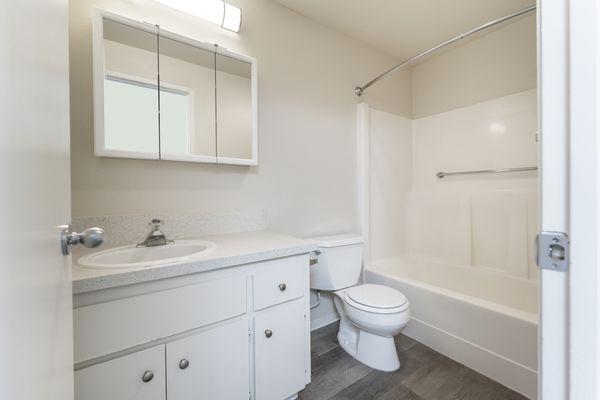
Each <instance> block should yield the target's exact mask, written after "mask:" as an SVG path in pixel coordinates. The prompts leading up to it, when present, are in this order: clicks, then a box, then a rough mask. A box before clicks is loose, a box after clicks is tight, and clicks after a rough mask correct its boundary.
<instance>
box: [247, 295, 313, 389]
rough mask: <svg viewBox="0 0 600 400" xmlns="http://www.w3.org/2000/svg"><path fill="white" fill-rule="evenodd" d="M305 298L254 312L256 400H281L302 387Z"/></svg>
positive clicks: (304, 371) (303, 373) (304, 346)
mask: <svg viewBox="0 0 600 400" xmlns="http://www.w3.org/2000/svg"><path fill="white" fill-rule="evenodd" d="M304 307H305V305H304V298H301V299H297V300H294V301H290V302H287V303H283V304H281V305H278V306H275V307H271V308H268V309H266V310H263V311H261V312H259V313H258V314H256V319H255V335H256V338H255V345H256V351H255V354H256V356H255V357H256V400H284V399H287V398H288V397H290V396H292V395H294V394H296V393H297V392H299V391H300V390H302V389H304V386H305V381H306V380H305V373H306V370H305V362H306V359H305V354H306V343H305V340H306V331H305V322H304V318H305V316H304Z"/></svg>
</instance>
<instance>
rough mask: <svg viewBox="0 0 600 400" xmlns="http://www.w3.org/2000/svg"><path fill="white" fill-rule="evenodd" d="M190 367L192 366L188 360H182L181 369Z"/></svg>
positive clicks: (180, 362)
mask: <svg viewBox="0 0 600 400" xmlns="http://www.w3.org/2000/svg"><path fill="white" fill-rule="evenodd" d="M189 366H190V362H189V361H188V360H186V359H185V358H182V359H181V361H179V369H186V368H187V367H189Z"/></svg>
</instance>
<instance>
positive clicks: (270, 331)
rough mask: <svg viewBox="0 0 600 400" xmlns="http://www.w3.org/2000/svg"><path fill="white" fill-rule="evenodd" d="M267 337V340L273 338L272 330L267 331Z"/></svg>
mask: <svg viewBox="0 0 600 400" xmlns="http://www.w3.org/2000/svg"><path fill="white" fill-rule="evenodd" d="M265 336H266V337H267V338H270V337H271V336H273V331H272V330H270V329H267V330H266V331H265Z"/></svg>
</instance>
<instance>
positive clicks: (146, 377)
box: [142, 370, 154, 383]
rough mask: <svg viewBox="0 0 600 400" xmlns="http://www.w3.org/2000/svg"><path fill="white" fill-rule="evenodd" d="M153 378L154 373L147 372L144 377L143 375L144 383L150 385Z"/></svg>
mask: <svg viewBox="0 0 600 400" xmlns="http://www.w3.org/2000/svg"><path fill="white" fill-rule="evenodd" d="M152 378H154V372H152V371H150V370H147V371H146V372H144V375H142V381H143V382H144V383H148V382H150V381H151V380H152Z"/></svg>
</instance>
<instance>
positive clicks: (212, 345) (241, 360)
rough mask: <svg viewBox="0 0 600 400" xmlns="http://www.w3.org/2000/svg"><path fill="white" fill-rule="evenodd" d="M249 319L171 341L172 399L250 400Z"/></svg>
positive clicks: (169, 372) (169, 393)
mask: <svg viewBox="0 0 600 400" xmlns="http://www.w3.org/2000/svg"><path fill="white" fill-rule="evenodd" d="M249 347H250V341H249V337H248V319H247V318H245V317H244V318H240V319H237V320H234V321H233V322H229V323H225V324H223V325H220V326H218V327H216V328H211V329H209V330H206V331H203V332H200V333H197V334H194V335H192V336H189V337H186V338H183V339H180V340H176V341H174V342H171V343H167V398H168V399H169V400H201V399H211V400H248V397H249V393H250V355H249Z"/></svg>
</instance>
